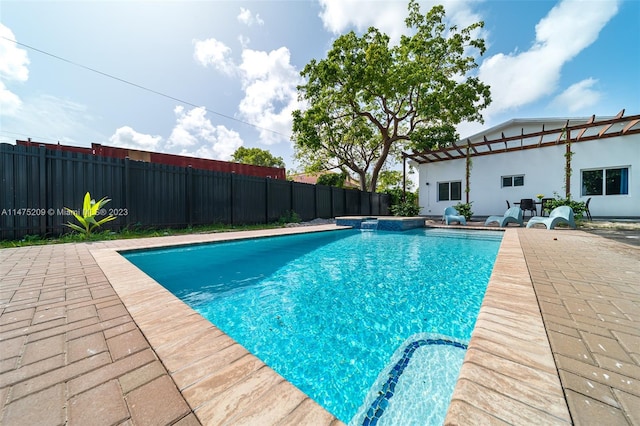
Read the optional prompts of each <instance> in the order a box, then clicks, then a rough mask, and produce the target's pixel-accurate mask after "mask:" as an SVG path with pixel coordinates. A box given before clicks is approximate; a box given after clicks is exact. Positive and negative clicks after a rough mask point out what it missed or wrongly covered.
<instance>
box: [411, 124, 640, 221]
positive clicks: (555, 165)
mask: <svg viewBox="0 0 640 426" xmlns="http://www.w3.org/2000/svg"><path fill="white" fill-rule="evenodd" d="M538 128H539V127H538ZM518 131H520V128H518ZM488 137H489V136H488ZM571 149H572V151H573V152H574V155H573V157H572V175H571V188H570V189H571V195H572V198H573V199H575V200H578V201H587V199H588V198H589V196H582V194H581V186H582V182H581V177H582V173H581V171H582V170H585V169H600V168H610V167H614V168H616V167H628V169H629V179H628V180H629V191H628V192H629V193H628V194H626V195H595V196H591V198H592V200H591V204H590V206H589V207H590V211H591V214H592V216H596V217H597V216H600V217H640V135H639V134H636V135H629V136H623V137H614V138H606V139H598V140H594V141H588V142H577V143H573V144H572V145H571ZM565 152H566V146H565V145H564V144H560V145H557V146H550V147H542V148H534V149H525V150H522V151H512V152H506V153H499V154H491V155H484V156H478V157H472V169H471V177H470V186H471V191H470V193H469V200H470V201H472V202H473V204H472V211H473V212H474V216H489V215H495V214H502V213H504V211H505V210H506V209H507V204H506V200H508V201H509V202H510V203H511V204H512V205H513V203H514V202H519V201H520V199H521V198H534V199H535V197H536V195H537V194H543V195H544V196H545V197H548V198H553V197H554V193H557V194H559V195H560V196H562V197H564V196H565V188H564V185H565V173H564V168H565V157H564V154H565ZM417 169H418V173H419V200H420V208H421V210H420V214H422V215H427V216H439V215H441V214H442V213H443V211H444V209H445V208H446V207H449V206H453V205H455V204H457V203H458V202H460V201H438V183H439V182H444V181H454V180H458V181H461V182H462V200H461V201H462V202H465V200H466V194H465V159H464V158H462V159H455V160H448V161H441V162H434V163H427V164H420V165H418V167H417ZM514 175H524V185H523V186H511V187H502V177H503V176H514ZM427 184H428V185H427ZM538 211H539V207H538Z"/></svg>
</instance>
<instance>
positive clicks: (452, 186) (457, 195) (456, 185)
mask: <svg viewBox="0 0 640 426" xmlns="http://www.w3.org/2000/svg"><path fill="white" fill-rule="evenodd" d="M460 200H462V182H461V181H454V182H439V183H438V201H460Z"/></svg>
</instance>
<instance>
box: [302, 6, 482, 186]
mask: <svg viewBox="0 0 640 426" xmlns="http://www.w3.org/2000/svg"><path fill="white" fill-rule="evenodd" d="M408 9H409V16H408V18H407V19H406V21H405V22H406V25H407V27H408V28H409V33H410V34H412V35H411V36H403V37H402V38H401V40H400V43H399V44H398V45H391V44H390V42H389V37H388V36H387V35H386V34H383V33H381V32H380V31H379V30H377V29H376V28H369V30H368V31H367V32H366V33H365V34H363V35H362V36H357V35H356V34H355V33H354V32H350V33H348V34H345V35H342V36H340V37H339V38H338V39H337V40H336V41H335V42H334V43H333V47H332V49H331V50H330V51H329V52H328V54H327V57H326V58H325V59H322V60H320V61H317V60H315V59H314V60H312V61H311V62H310V63H309V64H307V65H306V66H305V68H304V70H303V71H302V73H301V75H302V76H303V77H304V78H306V83H305V84H303V85H301V86H299V87H298V91H299V94H300V97H301V99H303V100H305V101H306V102H307V103H308V105H309V107H308V108H307V109H306V110H304V111H302V110H298V111H294V113H293V118H294V120H293V137H292V138H293V141H294V144H295V150H296V157H297V159H298V160H299V161H300V162H301V163H302V164H303V165H304V166H305V167H306V168H307V170H316V171H317V170H322V169H323V167H324V170H329V169H332V168H340V169H342V168H345V167H346V168H348V169H349V170H351V171H352V172H353V173H354V174H355V175H356V176H357V177H358V179H359V181H360V186H361V189H363V190H367V189H368V190H373V191H375V190H376V187H377V182H378V177H379V174H380V172H381V170H383V167H384V165H385V162H386V161H387V159H388V157H389V156H390V155H391V156H392V158H397V156H398V155H399V154H400V153H401V151H408V150H425V149H428V148H433V147H435V146H438V145H444V144H446V143H450V142H452V141H454V140H456V139H457V138H458V136H457V134H456V132H455V126H456V125H457V124H458V123H460V122H461V121H465V120H466V121H481V122H482V115H481V114H480V110H482V109H484V108H486V107H487V106H488V105H489V103H490V102H491V96H490V92H489V87H488V86H487V85H485V84H483V83H482V82H481V81H480V80H479V79H478V78H477V77H474V76H470V75H469V73H470V72H471V71H472V70H473V69H474V68H476V67H477V66H478V65H477V64H476V62H475V58H474V56H472V53H473V52H477V53H479V54H480V55H482V54H483V53H484V51H485V46H484V40H482V39H476V38H473V36H472V33H473V31H474V30H476V29H478V28H481V27H482V26H483V25H484V24H483V23H482V22H478V23H475V24H473V25H470V26H469V27H466V28H464V29H461V30H459V29H458V28H456V27H455V26H453V27H450V28H447V26H446V25H445V24H444V23H443V21H444V18H445V11H444V8H443V7H442V6H435V7H434V8H432V9H431V10H430V11H429V12H428V13H427V14H426V15H422V14H421V13H420V7H419V5H418V3H417V2H416V1H415V0H411V1H410V2H409V7H408ZM368 174H369V176H370V179H367V175H368Z"/></svg>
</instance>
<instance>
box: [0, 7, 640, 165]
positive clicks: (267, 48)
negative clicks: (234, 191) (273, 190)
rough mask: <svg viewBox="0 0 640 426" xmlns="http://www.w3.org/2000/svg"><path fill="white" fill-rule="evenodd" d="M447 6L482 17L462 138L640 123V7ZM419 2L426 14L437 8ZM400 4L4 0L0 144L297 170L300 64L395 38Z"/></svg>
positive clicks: (462, 16)
mask: <svg viewBox="0 0 640 426" xmlns="http://www.w3.org/2000/svg"><path fill="white" fill-rule="evenodd" d="M441 3H442V4H444V6H445V9H446V11H447V18H448V19H449V20H450V23H452V24H457V25H458V26H459V27H461V26H466V25H469V24H471V23H473V22H477V21H480V20H482V21H484V22H485V27H484V29H483V30H482V33H481V34H480V35H481V36H482V37H483V38H484V39H485V40H486V42H487V46H488V49H487V52H486V53H485V55H484V56H482V57H479V58H478V59H477V62H478V63H479V64H480V67H479V68H478V70H477V73H478V75H479V77H480V78H481V79H482V80H483V81H484V82H485V83H487V84H489V85H491V88H492V97H493V103H492V105H491V106H490V107H489V108H488V109H487V110H484V112H483V115H484V118H485V123H484V125H481V124H479V123H463V124H461V125H460V126H459V128H458V131H459V133H460V135H461V136H462V137H465V136H469V135H471V134H474V133H476V132H478V131H480V130H482V128H486V127H491V126H494V125H497V124H500V123H502V122H504V121H507V120H510V119H512V118H536V117H582V116H590V115H592V114H596V115H598V116H608V115H615V114H617V113H618V112H619V111H620V110H621V109H623V108H624V109H626V114H627V115H631V114H638V113H640V25H639V23H640V1H637V0H620V1H617V0H586V1H578V0H570V1H568V0H562V1H546V0H530V1H521V0H512V1H494V0H484V1H483V0H448V1H444V2H441ZM420 4H421V7H422V11H423V13H426V12H427V11H428V9H429V8H430V7H431V6H433V5H434V2H432V1H421V2H420ZM406 7H407V2H406V1H388V0H387V1H371V0H318V1H302V0H299V1H294V0H290V1H284V0H282V1H269V0H263V1H253V2H244V1H180V2H170V1H159V0H156V1H144V2H143V1H33V0H1V1H0V23H1V24H0V142H9V143H13V142H14V141H15V140H16V139H26V138H28V137H31V138H32V139H33V140H37V141H42V142H49V143H55V142H60V143H63V144H69V145H77V146H90V144H91V143H92V142H96V143H101V144H104V145H115V146H123V147H132V148H138V149H145V150H152V151H160V152H168V153H175V154H184V155H194V156H202V157H207V158H215V159H221V160H228V159H229V158H230V156H231V154H232V153H233V152H234V151H235V150H236V149H237V148H238V147H239V146H245V147H259V148H262V149H267V150H269V151H271V152H272V153H273V154H274V155H276V156H281V157H283V159H284V160H285V163H286V164H287V169H288V170H292V169H296V168H298V165H297V164H295V162H294V160H293V148H292V143H291V141H290V138H289V136H290V132H291V116H290V113H291V111H292V110H295V109H298V108H300V107H301V105H300V104H299V103H298V99H297V93H296V85H297V84H299V83H300V82H301V80H300V75H299V73H300V70H302V69H303V68H304V66H305V65H306V64H307V63H308V62H309V61H310V60H311V59H313V58H316V59H322V58H324V57H325V54H326V52H327V51H328V50H329V49H330V48H331V45H332V42H333V40H335V38H336V37H338V36H339V35H340V34H343V33H346V32H348V31H350V30H355V31H357V32H361V31H363V30H364V29H366V28H367V27H369V26H375V27H377V28H379V29H381V30H382V31H384V32H386V33H387V34H389V35H391V36H392V39H398V38H399V36H400V34H402V32H403V31H404V29H405V27H404V18H405V17H406ZM7 39H9V40H15V41H17V42H18V43H21V44H16V43H14V42H12V41H9V40H7ZM25 45H26V46H30V47H31V48H29V47H26V46H25ZM32 48H34V49H37V50H34V49H32ZM42 52H46V53H42ZM51 55H54V56H56V57H57V58H56V57H54V56H51ZM60 58H62V59H60ZM68 61H70V62H73V63H75V64H79V65H81V66H78V65H74V64H72V63H70V62H68ZM85 67H87V68H91V69H93V70H96V71H99V73H98V72H94V71H91V70H88V69H87V68H85ZM100 73H104V74H108V75H111V76H114V77H117V78H119V79H121V80H125V81H127V82H130V83H133V84H135V85H138V86H142V87H144V88H145V89H149V90H144V89H141V88H139V87H136V86H133V85H131V84H127V83H124V82H123V81H119V80H115V79H112V78H109V77H106V76H105V75H103V74H100ZM151 91H155V92H159V93H161V94H164V95H167V96H168V97H167V96H162V95H160V94H158V93H152V92H151ZM171 98H175V99H171ZM176 99H179V100H181V101H186V103H183V102H179V101H177V100H176Z"/></svg>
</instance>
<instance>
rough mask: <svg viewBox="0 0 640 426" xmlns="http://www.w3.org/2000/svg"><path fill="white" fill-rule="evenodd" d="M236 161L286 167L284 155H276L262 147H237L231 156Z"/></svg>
mask: <svg viewBox="0 0 640 426" xmlns="http://www.w3.org/2000/svg"><path fill="white" fill-rule="evenodd" d="M231 160H232V161H234V162H236V163H243V164H253V165H254V166H265V167H280V168H282V169H284V167H285V166H284V160H283V159H282V157H274V156H273V155H272V154H271V153H270V152H269V151H267V150H264V149H260V148H245V147H244V146H241V147H240V148H238V149H236V151H235V152H234V153H233V156H232V157H231Z"/></svg>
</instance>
